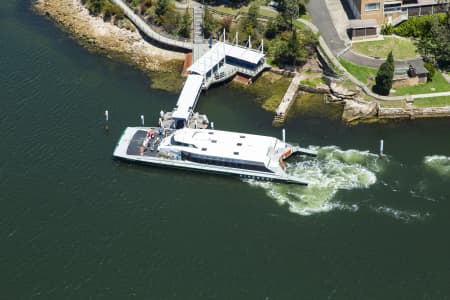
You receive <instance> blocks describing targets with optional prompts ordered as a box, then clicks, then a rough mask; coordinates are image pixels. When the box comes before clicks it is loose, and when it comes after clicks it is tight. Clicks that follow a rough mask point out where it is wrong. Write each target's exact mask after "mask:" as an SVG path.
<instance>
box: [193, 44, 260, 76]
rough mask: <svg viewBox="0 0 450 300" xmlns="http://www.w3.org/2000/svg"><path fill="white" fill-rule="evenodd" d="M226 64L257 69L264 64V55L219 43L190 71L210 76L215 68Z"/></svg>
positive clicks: (249, 49) (248, 49)
mask: <svg viewBox="0 0 450 300" xmlns="http://www.w3.org/2000/svg"><path fill="white" fill-rule="evenodd" d="M224 63H227V64H230V65H235V66H238V67H243V68H247V69H256V67H257V66H258V65H260V64H262V63H264V53H262V52H260V51H258V50H255V49H251V48H246V47H242V46H236V45H230V44H227V43H224V42H217V43H216V44H214V46H212V47H211V49H210V50H209V51H208V52H207V53H206V54H205V55H203V56H202V57H200V58H199V59H198V60H197V61H196V62H195V63H194V64H193V65H192V66H190V67H189V68H188V71H189V72H190V73H195V74H198V75H202V76H209V75H211V73H212V71H213V70H214V68H216V67H220V66H221V65H222V64H224Z"/></svg>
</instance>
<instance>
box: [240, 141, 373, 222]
mask: <svg viewBox="0 0 450 300" xmlns="http://www.w3.org/2000/svg"><path fill="white" fill-rule="evenodd" d="M315 150H317V152H318V155H317V157H314V158H311V157H302V159H301V160H297V161H291V162H288V167H287V170H286V171H287V172H288V173H289V174H290V175H294V176H296V177H298V178H300V179H303V180H305V181H307V182H309V183H310V184H309V185H308V186H307V187H304V186H296V185H286V184H277V183H271V182H258V181H252V180H251V181H248V182H249V183H250V184H252V185H255V186H259V187H262V188H264V189H265V190H266V192H267V194H268V195H269V196H271V197H273V198H275V199H276V200H277V201H278V203H280V204H282V205H288V206H289V210H290V211H292V212H294V213H298V214H301V215H310V214H313V213H317V212H326V211H330V210H332V209H343V210H350V211H356V210H358V206H357V205H355V204H353V205H346V204H342V203H335V202H331V201H330V200H331V199H332V198H333V196H334V195H335V194H336V193H337V191H338V190H339V189H346V190H350V189H356V188H367V187H369V186H371V185H373V184H374V183H375V182H376V180H377V178H376V175H375V173H377V172H379V171H380V170H381V165H380V163H379V160H378V156H377V155H375V154H372V153H369V152H368V151H358V150H346V151H344V150H341V149H339V148H338V147H336V146H329V147H322V148H317V149H315Z"/></svg>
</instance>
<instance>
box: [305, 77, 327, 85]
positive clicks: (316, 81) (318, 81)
mask: <svg viewBox="0 0 450 300" xmlns="http://www.w3.org/2000/svg"><path fill="white" fill-rule="evenodd" d="M300 83H301V84H306V85H309V86H314V87H315V86H318V85H319V84H325V81H324V80H323V78H322V77H316V78H308V79H305V80H302V81H300Z"/></svg>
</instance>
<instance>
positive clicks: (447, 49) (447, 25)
mask: <svg viewBox="0 0 450 300" xmlns="http://www.w3.org/2000/svg"><path fill="white" fill-rule="evenodd" d="M430 27H431V28H430V30H429V34H427V35H423V36H421V37H420V38H419V41H418V43H417V49H418V51H419V53H420V54H421V55H422V56H424V58H425V60H426V61H428V62H430V63H432V64H437V65H439V67H440V68H442V69H450V13H447V14H446V16H445V18H443V19H439V18H438V17H435V18H433V19H432V21H431V26H430Z"/></svg>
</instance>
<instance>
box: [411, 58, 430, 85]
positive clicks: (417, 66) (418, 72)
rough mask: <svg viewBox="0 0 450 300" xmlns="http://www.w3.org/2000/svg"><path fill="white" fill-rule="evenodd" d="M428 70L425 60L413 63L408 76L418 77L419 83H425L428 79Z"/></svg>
mask: <svg viewBox="0 0 450 300" xmlns="http://www.w3.org/2000/svg"><path fill="white" fill-rule="evenodd" d="M428 73H429V72H428V70H427V69H426V68H425V66H424V63H423V60H416V61H412V62H410V64H409V69H408V76H409V77H417V78H418V79H419V83H425V82H427V79H428Z"/></svg>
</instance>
